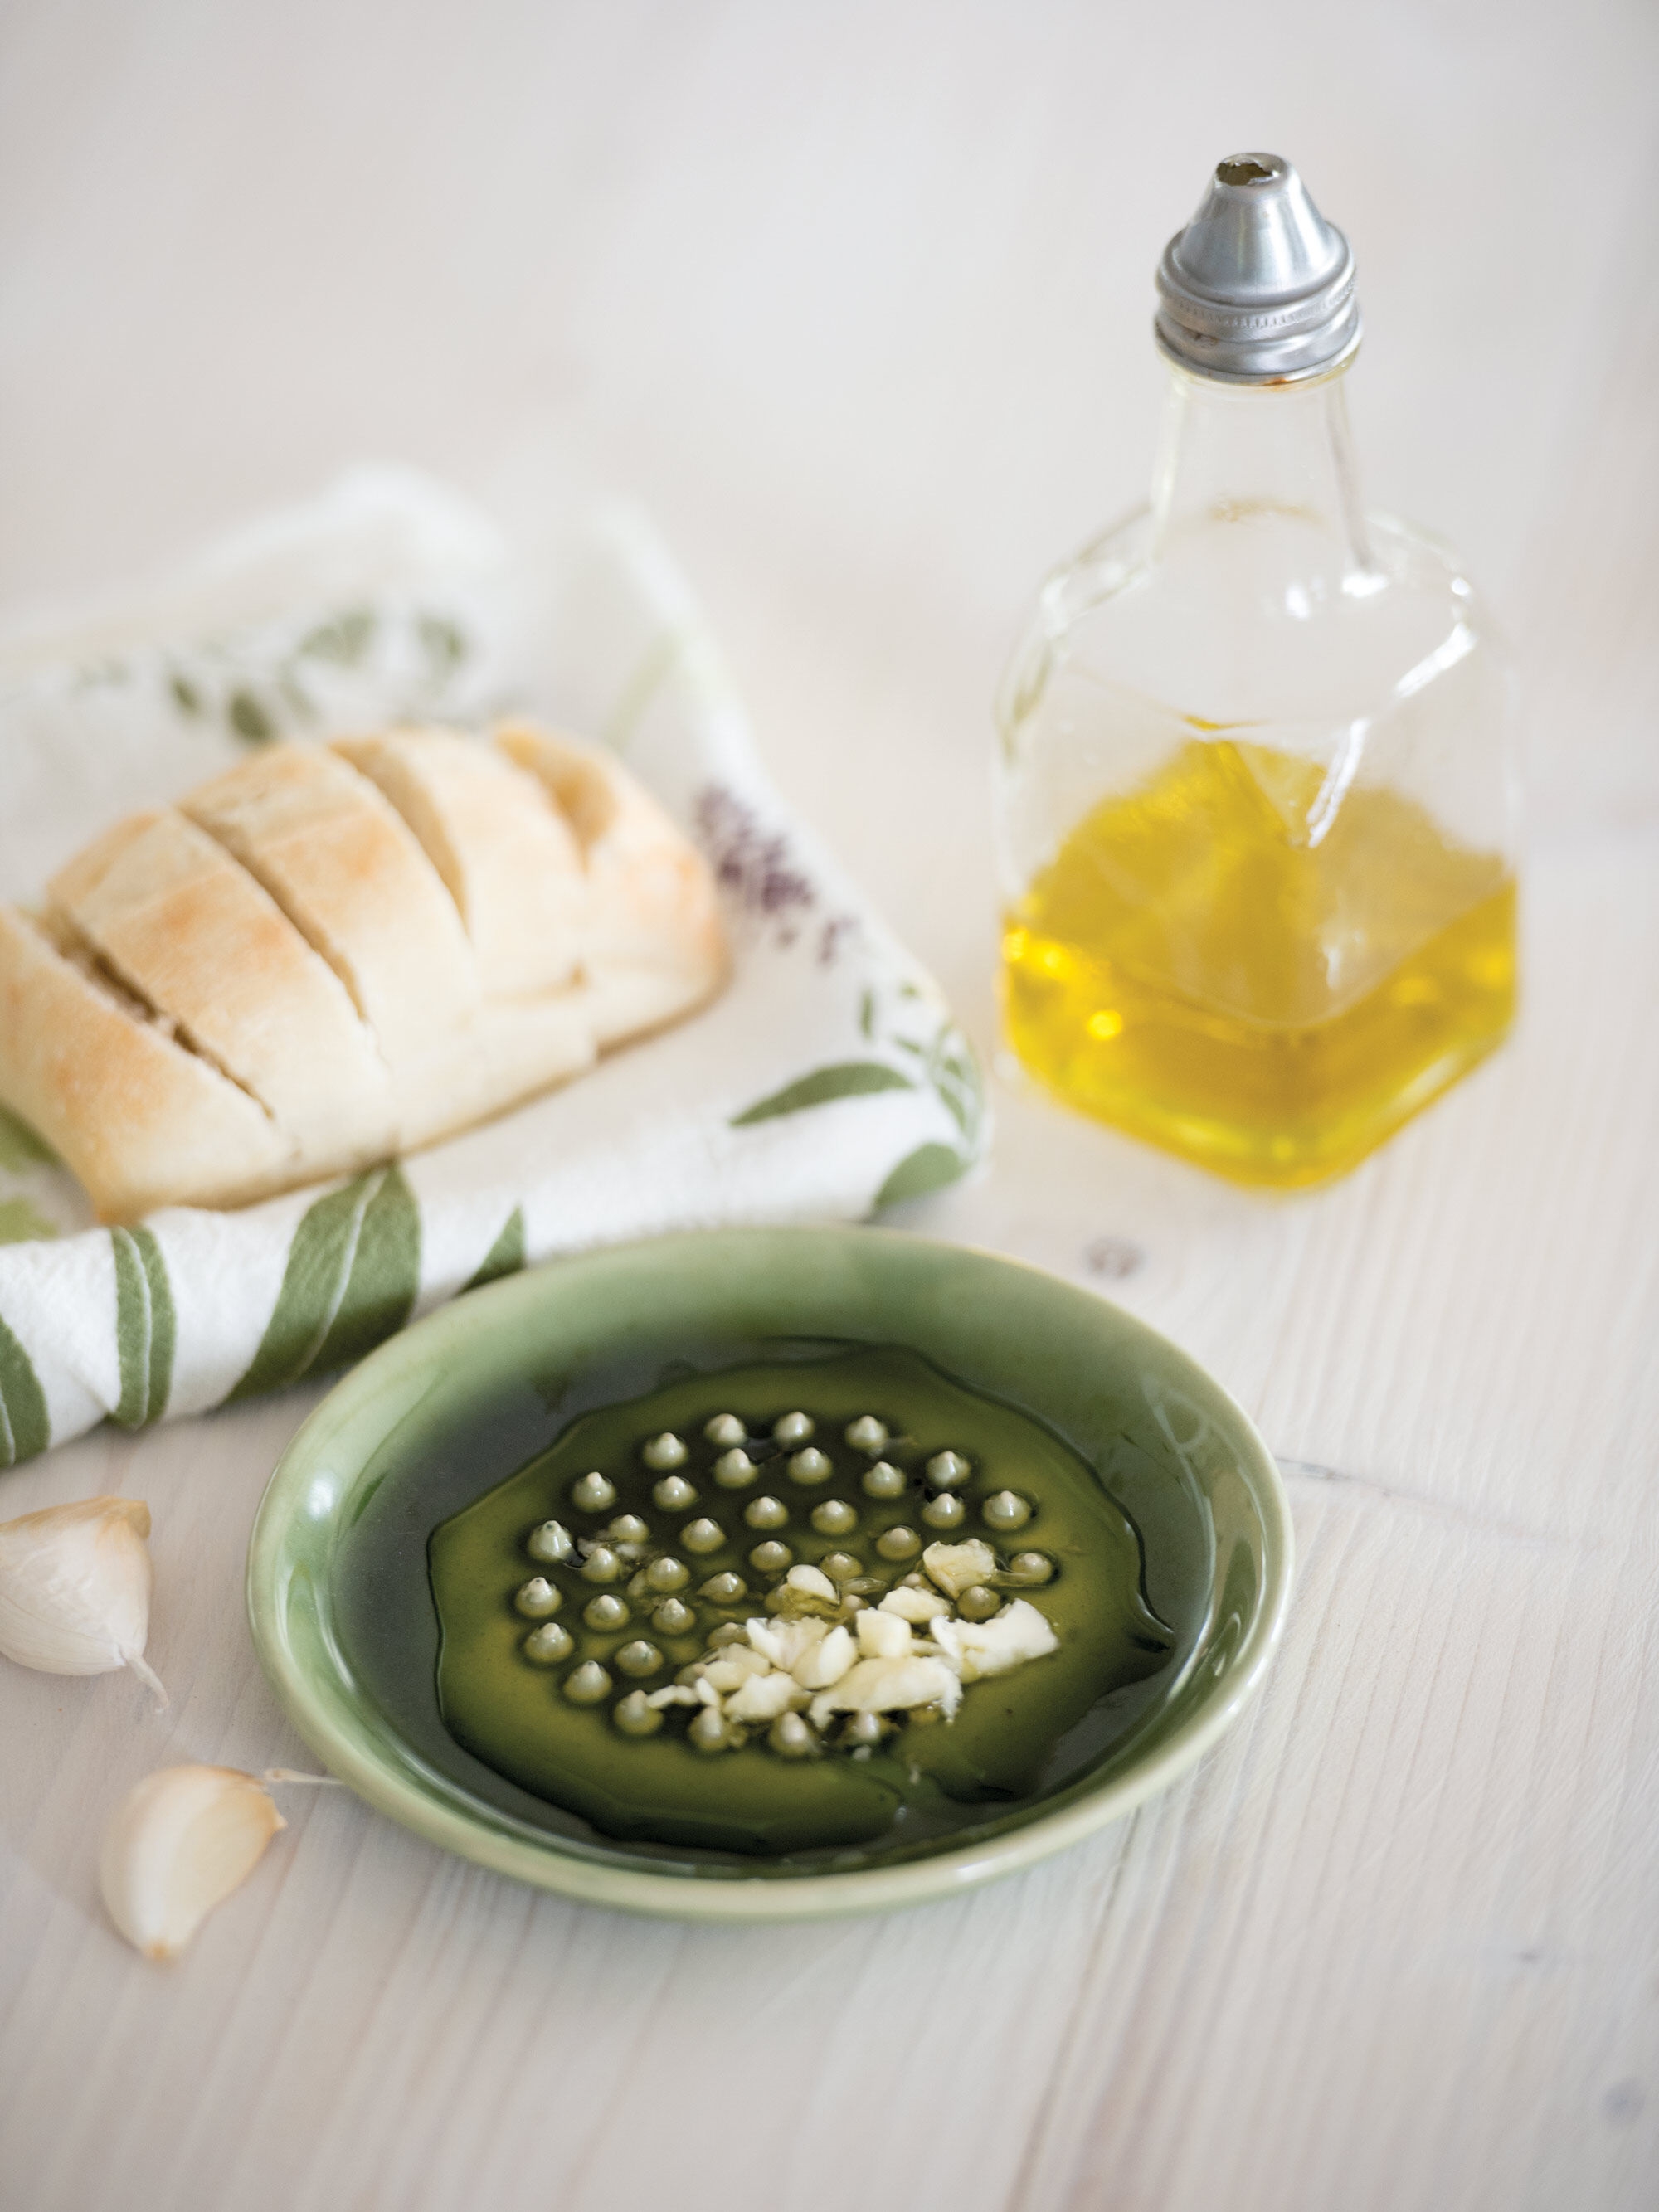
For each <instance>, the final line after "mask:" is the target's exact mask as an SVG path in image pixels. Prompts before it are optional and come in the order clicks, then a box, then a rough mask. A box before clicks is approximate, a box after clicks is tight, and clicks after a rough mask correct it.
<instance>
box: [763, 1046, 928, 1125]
mask: <svg viewBox="0 0 1659 2212" xmlns="http://www.w3.org/2000/svg"><path fill="white" fill-rule="evenodd" d="M915 1087H916V1086H915V1084H914V1083H913V1082H912V1081H911V1080H910V1078H909V1077H908V1075H902V1074H901V1073H899V1071H898V1069H897V1068H896V1067H889V1066H888V1065H887V1063H886V1062H885V1061H884V1060H839V1061H837V1062H836V1065H835V1066H833V1067H815V1068H814V1069H813V1071H812V1073H811V1074H810V1075H803V1076H801V1077H799V1079H798V1080H797V1081H795V1082H793V1083H788V1084H786V1085H784V1087H783V1089H782V1090H781V1091H774V1092H773V1093H772V1095H771V1097H769V1098H762V1099H759V1100H757V1103H755V1104H754V1105H753V1106H749V1107H745V1108H744V1111H743V1112H742V1113H741V1114H734V1115H732V1127H733V1128H734V1129H746V1128H747V1127H749V1126H750V1123H751V1122H753V1121H773V1120H775V1118H776V1116H777V1115H780V1114H799V1113H801V1112H803V1111H805V1109H806V1108H807V1107H809V1106H827V1105H828V1104H829V1102H830V1100H831V1099H834V1098H862V1097H869V1096H870V1095H871V1093H872V1092H873V1091H914V1090H915Z"/></svg>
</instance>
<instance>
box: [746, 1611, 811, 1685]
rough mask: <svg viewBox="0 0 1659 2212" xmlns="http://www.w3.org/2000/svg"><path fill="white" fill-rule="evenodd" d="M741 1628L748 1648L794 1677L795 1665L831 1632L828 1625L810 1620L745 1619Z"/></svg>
mask: <svg viewBox="0 0 1659 2212" xmlns="http://www.w3.org/2000/svg"><path fill="white" fill-rule="evenodd" d="M744 1628H745V1629H746V1631H747V1632H748V1636H749V1642H750V1648H751V1649H752V1650H756V1651H758V1652H759V1653H760V1654H761V1656H762V1657H763V1658H765V1659H769V1660H770V1661H771V1662H772V1664H773V1665H774V1666H775V1667H781V1668H782V1669H783V1671H784V1673H785V1674H793V1672H794V1669H795V1666H796V1663H797V1662H798V1661H799V1660H801V1659H804V1658H805V1656H806V1654H807V1653H808V1652H809V1651H810V1650H811V1649H812V1647H813V1645H814V1644H822V1643H823V1639H824V1638H825V1637H826V1636H827V1635H828V1634H829V1626H828V1624H827V1622H824V1621H822V1620H811V1619H809V1620H748V1621H745V1622H744Z"/></svg>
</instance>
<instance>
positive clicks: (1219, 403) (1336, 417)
mask: <svg viewBox="0 0 1659 2212" xmlns="http://www.w3.org/2000/svg"><path fill="white" fill-rule="evenodd" d="M1170 374H1171V384H1170V398H1169V400H1168V403H1167V405H1166V408H1165V412H1164V437H1163V443H1162V447H1161V450H1160V453H1159V456H1158V471H1157V474H1156V476H1155V477H1154V478H1153V482H1152V520H1153V532H1154V538H1153V543H1154V545H1155V548H1156V550H1157V552H1158V555H1160V556H1168V555H1170V553H1172V552H1173V551H1174V550H1176V547H1177V545H1178V544H1180V543H1181V542H1182V540H1184V539H1186V538H1189V537H1190V536H1191V535H1192V534H1193V533H1194V532H1200V531H1202V532H1209V531H1212V530H1214V529H1216V528H1218V527H1219V528H1226V527H1228V526H1237V525H1243V526H1252V525H1254V526H1258V527H1261V526H1272V525H1273V524H1279V525H1288V526H1291V529H1292V531H1293V534H1294V537H1295V539H1296V542H1297V547H1298V553H1297V565H1298V566H1301V565H1302V564H1303V563H1304V562H1305V563H1306V565H1307V570H1308V573H1309V574H1310V576H1312V575H1316V574H1322V575H1325V576H1328V577H1329V578H1330V579H1331V580H1332V581H1334V582H1336V583H1340V580H1342V578H1344V577H1345V576H1350V575H1354V574H1363V573H1364V572H1365V571H1367V570H1369V569H1370V566H1371V561H1370V548H1369V546H1368V544H1367V542H1366V536H1365V519H1364V507H1363V505H1362V502H1361V500H1360V495H1359V476H1358V469H1357V467H1356V465H1355V463H1354V456H1353V441H1352V437H1351V436H1350V435H1349V430H1348V409H1347V398H1346V391H1345V388H1344V387H1345V382H1346V372H1345V371H1343V370H1338V371H1337V372H1336V374H1334V375H1332V376H1326V377H1321V378H1318V379H1317V380H1310V382H1308V383H1306V384H1279V385H1271V384H1270V385H1251V384H1222V383H1218V382H1217V381H1216V380H1213V379H1212V378H1210V377H1206V376H1195V375H1193V374H1190V373H1189V372H1188V370H1186V369H1183V368H1171V372H1170ZM1274 534H1275V536H1279V535H1282V532H1274Z"/></svg>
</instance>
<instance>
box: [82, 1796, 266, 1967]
mask: <svg viewBox="0 0 1659 2212" xmlns="http://www.w3.org/2000/svg"><path fill="white" fill-rule="evenodd" d="M286 1826H288V1823H287V1822H286V1821H285V1820H283V1816H282V1814H280V1813H279V1812H278V1811H277V1810H276V1807H275V1805H273V1804H272V1803H271V1802H270V1797H269V1796H267V1795H266V1793H265V1791H264V1790H263V1789H262V1788H261V1786H260V1784H258V1782H256V1781H255V1779H254V1778H253V1777H252V1775H251V1774H243V1773H241V1772H240V1771H238V1770H237V1769H236V1768H235V1767H234V1766H164V1767H162V1768H161V1770H160V1771H159V1772H157V1773H155V1774H147V1775H146V1776H145V1777H144V1779H143V1781H142V1782H141V1783H139V1784H138V1785H137V1788H136V1789H135V1790H129V1792H128V1793H127V1795H126V1796H125V1798H123V1799H122V1801H121V1802H120V1804H119V1805H118V1807H117V1808H116V1810H115V1814H114V1816H113V1818H112V1820H111V1821H110V1824H109V1826H108V1828H107V1829H106V1831H105V1834H104V1849H103V1855H102V1857H101V1858H100V1861H99V1866H98V1881H99V1887H100V1889H101V1890H102V1891H103V1893H104V1903H105V1905H106V1906H107V1907H108V1908H109V1917H110V1918H111V1919H112V1921H113V1922H114V1923H115V1925H116V1926H117V1928H118V1929H119V1930H120V1932H121V1933H122V1935H123V1936H125V1937H126V1939H127V1941H128V1942H129V1943H131V1945H133V1947H134V1948H135V1949H137V1950H140V1951H142V1952H143V1954H144V1956H145V1957H146V1958H147V1959H173V1958H176V1957H177V1956H178V1954H179V1952H180V1951H182V1950H183V1949H184V1948H185V1944H186V1943H188V1942H189V1941H190V1939H191V1936H193V1935H194V1934H195V1933H196V1930H197V1929H198V1928H199V1927H200V1926H201V1924H202V1923H203V1921H204V1920H205V1919H206V1917H207V1916H208V1914H209V1913H210V1912H211V1911H212V1910H213V1908H214V1906H215V1905H217V1904H219V1903H220V1902H221V1901H222V1899H225V1898H227V1897H228V1896H229V1895H230V1893H231V1892H232V1890H234V1888H236V1887H238V1885H239V1884H240V1883H241V1882H243V1881H246V1878H247V1876H248V1875H250V1874H252V1871H253V1869H254V1868H255V1867H256V1866H257V1865H258V1863H259V1860H260V1857H262V1856H263V1854H264V1848H265V1845H266V1844H268V1843H269V1842H270V1839H271V1838H272V1837H273V1836H274V1835H275V1834H276V1831H277V1830H278V1828H283V1827H286Z"/></svg>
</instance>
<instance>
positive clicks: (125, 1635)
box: [0, 1498, 167, 1705]
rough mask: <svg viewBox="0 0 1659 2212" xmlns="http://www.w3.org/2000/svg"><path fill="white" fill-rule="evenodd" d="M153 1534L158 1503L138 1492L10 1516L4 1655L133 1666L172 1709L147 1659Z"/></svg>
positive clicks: (50, 1668)
mask: <svg viewBox="0 0 1659 2212" xmlns="http://www.w3.org/2000/svg"><path fill="white" fill-rule="evenodd" d="M148 1535H149V1506H148V1505H145V1504H143V1503H142V1502H141V1501H140V1500H139V1499H137V1498H82V1499H80V1500H79V1501H78V1503H76V1504H73V1505H48V1506H46V1507H45V1508H44V1509H43V1510H41V1511H40V1512H39V1513H25V1514H24V1515H23V1516H21V1519H19V1520H16V1521H7V1522H0V1652H3V1653H4V1654H5V1656H6V1657H7V1658H8V1659H15V1660H16V1661H17V1662H18V1663H19V1664H20V1665H21V1666H24V1667H38V1668H40V1669H41V1671H42V1672H43V1673H45V1674H110V1673H112V1671H113V1670H114V1668H118V1667H131V1669H132V1671H133V1673H134V1674H137V1676H138V1677H139V1679H140V1680H142V1681H143V1682H145V1683H147V1684H148V1685H149V1689H150V1691H151V1692H152V1694H153V1695H154V1697H155V1701H156V1703H157V1704H158V1705H166V1703H167V1692H166V1691H165V1690H164V1689H163V1688H162V1687H161V1683H160V1682H159V1681H158V1680H156V1678H155V1674H154V1673H153V1672H152V1671H151V1669H150V1668H149V1667H148V1666H147V1665H146V1664H145V1662H144V1644H145V1640H146V1638H148V1636H149V1594H150V1586H151V1583H152V1581H153V1579H154V1577H153V1573H152V1570H151V1567H150V1560H149V1547H148V1545H147V1544H146V1543H145V1541H144V1540H145V1538H146V1537H147V1536H148Z"/></svg>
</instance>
